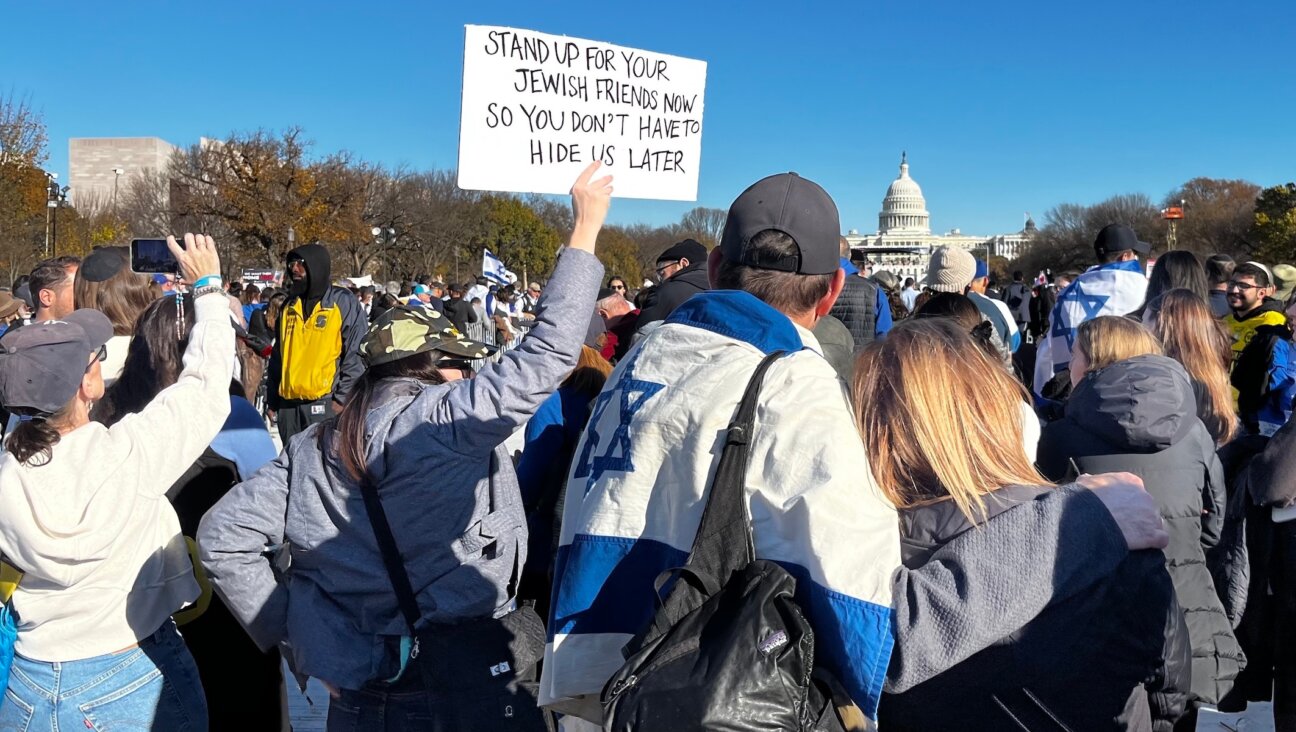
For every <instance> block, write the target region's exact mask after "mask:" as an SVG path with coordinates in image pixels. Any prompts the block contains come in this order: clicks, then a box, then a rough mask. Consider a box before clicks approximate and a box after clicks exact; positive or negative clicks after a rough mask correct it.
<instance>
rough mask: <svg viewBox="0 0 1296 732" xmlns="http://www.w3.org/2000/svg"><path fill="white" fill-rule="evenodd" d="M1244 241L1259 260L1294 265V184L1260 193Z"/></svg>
mask: <svg viewBox="0 0 1296 732" xmlns="http://www.w3.org/2000/svg"><path fill="white" fill-rule="evenodd" d="M1247 239H1248V244H1249V245H1250V246H1249V248H1250V249H1251V251H1252V253H1253V254H1254V256H1256V257H1257V258H1259V259H1260V260H1261V261H1264V262H1269V263H1279V262H1296V183H1286V184H1284V185H1279V186H1273V187H1272V188H1266V189H1264V190H1263V191H1261V192H1260V196H1259V197H1258V198H1257V199H1256V203H1255V212H1254V214H1253V216H1252V224H1251V229H1250V231H1249V233H1248V235H1247Z"/></svg>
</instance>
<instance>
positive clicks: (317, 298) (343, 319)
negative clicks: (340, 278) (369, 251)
mask: <svg viewBox="0 0 1296 732" xmlns="http://www.w3.org/2000/svg"><path fill="white" fill-rule="evenodd" d="M294 254H295V255H297V256H300V257H301V258H302V260H303V261H304V263H305V265H306V273H307V276H306V281H305V282H304V283H294V287H293V296H292V297H291V298H290V299H289V300H288V301H287V302H286V303H284V307H283V311H282V312H281V313H280V315H279V322H278V324H277V326H276V329H275V332H276V339H275V344H274V350H273V351H271V353H270V385H269V386H270V388H269V390H268V392H269V403H270V407H271V408H272V409H278V408H280V407H283V406H289V405H292V404H304V403H309V402H314V401H318V400H320V399H323V398H325V397H330V396H331V397H332V398H333V400H334V401H337V402H342V401H344V400H345V398H346V395H347V394H348V393H349V392H350V391H351V386H352V384H354V383H355V380H356V379H357V378H359V376H360V374H362V373H363V372H364V364H363V363H362V362H361V360H360V341H361V339H362V338H363V337H364V334H365V330H366V328H367V327H368V323H367V319H366V318H365V314H364V310H363V309H361V307H360V303H359V302H358V301H357V300H356V299H355V296H354V295H352V294H351V292H350V291H349V290H346V289H343V288H341V287H332V286H331V285H329V276H330V272H329V258H328V251H327V250H325V249H324V247H323V246H321V245H319V244H307V245H306V246H302V247H298V248H296V249H294V250H293V251H292V253H291V254H290V255H289V256H290V257H291V256H292V255H294Z"/></svg>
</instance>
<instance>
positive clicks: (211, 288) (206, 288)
mask: <svg viewBox="0 0 1296 732" xmlns="http://www.w3.org/2000/svg"><path fill="white" fill-rule="evenodd" d="M199 281H200V282H201V280H199ZM213 293H220V294H222V295H224V294H225V290H224V289H222V288H221V286H220V285H219V284H215V285H202V286H201V287H195V288H193V298H194V299H195V300H197V299H198V298H200V297H202V296H203V295H211V294H213Z"/></svg>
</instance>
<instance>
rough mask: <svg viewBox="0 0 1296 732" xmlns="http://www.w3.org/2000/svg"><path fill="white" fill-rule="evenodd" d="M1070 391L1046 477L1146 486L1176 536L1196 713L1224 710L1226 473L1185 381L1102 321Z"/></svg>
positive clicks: (1120, 322)
mask: <svg viewBox="0 0 1296 732" xmlns="http://www.w3.org/2000/svg"><path fill="white" fill-rule="evenodd" d="M1071 381H1072V383H1073V384H1074V385H1075V386H1074V389H1073V390H1072V392H1071V398H1070V399H1069V400H1068V401H1067V405H1066V415H1065V416H1064V417H1063V418H1062V419H1060V420H1058V421H1057V422H1053V423H1051V424H1049V425H1047V426H1045V428H1044V433H1043V435H1042V436H1041V438H1040V446H1039V466H1040V470H1041V471H1042V472H1043V473H1044V475H1046V476H1048V477H1049V478H1051V479H1054V480H1057V479H1061V478H1063V477H1065V476H1068V475H1072V474H1074V472H1075V471H1077V470H1078V471H1083V472H1090V473H1098V472H1106V471H1126V472H1130V473H1133V474H1135V475H1137V476H1139V477H1141V478H1142V479H1143V483H1144V486H1145V487H1146V488H1147V491H1148V493H1150V494H1151V495H1152V498H1153V499H1155V500H1156V502H1157V507H1158V508H1159V509H1160V511H1161V517H1162V518H1163V519H1164V521H1165V524H1166V528H1167V530H1168V531H1169V532H1170V545H1169V546H1168V547H1166V550H1165V554H1166V557H1167V558H1168V559H1169V567H1170V575H1171V577H1173V578H1174V581H1175V593H1176V595H1177V597H1178V599H1179V605H1180V606H1181V607H1183V608H1184V612H1185V617H1186V620H1187V624H1188V633H1189V637H1190V638H1191V640H1192V649H1193V659H1192V660H1193V673H1192V692H1193V695H1194V697H1195V700H1194V704H1196V703H1199V702H1204V703H1209V704H1218V703H1219V701H1220V699H1222V698H1223V697H1224V695H1225V694H1226V693H1227V692H1228V691H1229V689H1230V688H1232V686H1233V680H1234V679H1235V678H1236V677H1237V674H1238V671H1239V670H1240V669H1241V667H1242V665H1243V663H1244V659H1243V657H1242V651H1241V649H1240V648H1239V647H1238V644H1237V639H1236V638H1235V637H1234V635H1233V627H1232V624H1231V622H1230V620H1229V618H1228V616H1227V614H1226V612H1225V607H1224V603H1223V599H1222V598H1221V596H1220V593H1218V592H1217V591H1216V585H1215V578H1214V577H1213V576H1212V572H1211V567H1210V566H1208V565H1207V556H1208V550H1210V549H1212V548H1213V547H1215V546H1216V545H1217V544H1219V543H1220V537H1221V535H1222V534H1223V532H1224V519H1225V504H1226V501H1225V487H1224V486H1225V484H1224V469H1223V467H1222V466H1221V464H1220V461H1219V458H1218V457H1217V456H1216V454H1215V440H1214V438H1213V437H1212V436H1211V434H1210V433H1209V432H1208V431H1207V429H1206V426H1205V424H1203V423H1202V420H1201V419H1200V418H1198V416H1197V398H1196V395H1195V394H1194V393H1193V388H1192V385H1191V383H1190V381H1189V377H1188V373H1187V372H1186V371H1185V370H1184V368H1183V366H1181V365H1179V362H1177V361H1175V360H1174V359H1171V358H1167V357H1165V356H1164V355H1162V350H1161V346H1160V344H1159V343H1157V341H1156V338H1155V337H1153V335H1152V334H1151V333H1150V332H1148V330H1147V329H1146V328H1144V327H1143V326H1142V325H1141V324H1140V323H1138V322H1135V321H1133V320H1130V319H1128V318H1120V317H1115V316H1104V317H1101V318H1095V319H1094V320H1090V321H1088V322H1086V323H1084V324H1083V325H1081V326H1080V328H1079V329H1078V330H1077V331H1076V339H1075V347H1074V349H1073V350H1072V359H1071ZM1210 556H1211V558H1212V563H1215V562H1216V560H1217V555H1216V554H1215V553H1212V554H1211V555H1210ZM1216 570H1217V572H1221V569H1220V568H1218V567H1217V568H1216ZM1226 574H1227V572H1223V573H1220V574H1217V575H1216V576H1219V577H1224V576H1225V575H1226Z"/></svg>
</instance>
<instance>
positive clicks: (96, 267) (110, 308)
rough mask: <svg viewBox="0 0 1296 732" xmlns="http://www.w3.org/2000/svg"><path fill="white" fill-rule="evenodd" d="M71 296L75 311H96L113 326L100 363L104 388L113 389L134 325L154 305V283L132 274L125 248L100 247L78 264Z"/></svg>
mask: <svg viewBox="0 0 1296 732" xmlns="http://www.w3.org/2000/svg"><path fill="white" fill-rule="evenodd" d="M72 294H73V298H74V299H75V300H76V306H77V308H92V309H94V310H98V311H99V312H101V313H103V314H104V315H107V316H108V320H109V321H110V322H112V326H113V337H112V338H110V339H109V340H108V343H107V344H106V346H105V347H106V348H107V349H108V358H107V359H106V360H105V361H104V362H103V378H104V384H105V385H107V386H112V383H113V382H114V381H116V380H117V377H118V376H120V375H121V372H122V368H123V367H124V366H125V365H126V348H127V346H128V345H130V340H131V337H132V336H134V335H135V322H136V321H137V320H139V317H140V315H143V314H144V310H145V309H147V308H148V306H149V305H151V304H152V303H153V300H154V295H153V281H152V280H151V279H149V276H148V275H144V274H139V273H138V272H132V271H131V268H130V250H128V249H127V248H126V247H103V248H102V249H96V250H94V251H93V252H91V253H90V256H88V257H86V258H85V261H83V262H82V263H81V267H80V269H78V270H77V273H76V279H75V280H74V281H73V283H72Z"/></svg>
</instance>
